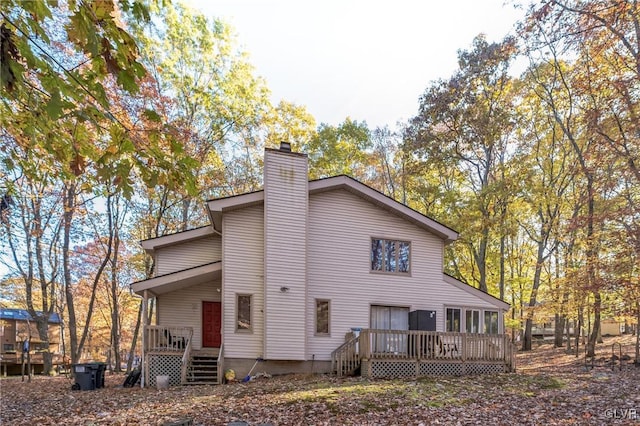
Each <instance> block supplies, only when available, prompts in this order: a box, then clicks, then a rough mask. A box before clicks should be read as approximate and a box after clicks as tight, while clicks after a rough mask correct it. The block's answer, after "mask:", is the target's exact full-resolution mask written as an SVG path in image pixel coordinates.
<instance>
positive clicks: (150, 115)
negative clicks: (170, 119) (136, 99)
mask: <svg viewBox="0 0 640 426" xmlns="http://www.w3.org/2000/svg"><path fill="white" fill-rule="evenodd" d="M143 114H144V116H145V117H146V118H147V119H148V120H151V121H153V122H155V123H160V122H161V121H162V118H161V117H160V115H159V114H158V113H157V112H155V111H154V110H152V109H145V110H144V112H143Z"/></svg>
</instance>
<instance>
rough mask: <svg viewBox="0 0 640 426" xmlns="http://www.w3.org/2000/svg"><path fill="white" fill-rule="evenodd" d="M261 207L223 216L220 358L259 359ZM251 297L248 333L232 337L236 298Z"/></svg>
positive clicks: (261, 264) (261, 250)
mask: <svg viewBox="0 0 640 426" xmlns="http://www.w3.org/2000/svg"><path fill="white" fill-rule="evenodd" d="M263 212H264V209H263V207H262V206H256V207H248V208H244V209H240V210H234V211H231V212H226V213H225V214H224V216H223V222H222V235H224V248H223V259H222V262H223V265H224V266H223V268H222V281H223V285H222V287H223V290H222V292H223V298H224V303H223V306H222V312H223V313H222V315H223V321H222V324H223V325H222V326H223V329H224V334H223V343H224V355H225V356H226V357H230V358H257V357H258V356H262V355H263V349H264V348H263V331H264V316H263V313H262V307H263V306H264V297H263V286H264V281H263V273H264V264H263V253H264V243H263V234H264V231H263V225H262V221H263V215H264V213H263ZM238 294H250V295H251V304H252V306H251V332H246V331H242V332H239V333H236V295H238Z"/></svg>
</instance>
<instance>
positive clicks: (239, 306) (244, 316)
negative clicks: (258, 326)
mask: <svg viewBox="0 0 640 426" xmlns="http://www.w3.org/2000/svg"><path fill="white" fill-rule="evenodd" d="M236 314H237V321H236V330H237V331H250V330H251V295H250V294H238V295H237V299H236Z"/></svg>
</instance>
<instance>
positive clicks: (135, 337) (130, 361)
mask: <svg viewBox="0 0 640 426" xmlns="http://www.w3.org/2000/svg"><path fill="white" fill-rule="evenodd" d="M143 303H144V299H142V300H140V305H139V306H138V318H137V319H136V329H135V331H134V332H133V340H132V341H131V347H130V348H129V357H128V359H127V373H129V372H130V371H131V368H132V366H133V359H134V357H135V356H136V346H137V345H138V335H139V334H140V323H142V304H143Z"/></svg>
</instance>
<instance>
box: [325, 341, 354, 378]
mask: <svg viewBox="0 0 640 426" xmlns="http://www.w3.org/2000/svg"><path fill="white" fill-rule="evenodd" d="M359 342H360V337H359V336H356V337H353V338H351V339H349V340H347V341H346V342H344V343H343V344H341V345H340V346H338V348H337V349H336V350H334V351H333V352H331V369H332V371H335V372H336V374H337V375H338V376H344V375H347V374H352V373H353V372H354V371H356V370H357V369H358V367H360V351H359V347H358V346H359V345H358V343H359Z"/></svg>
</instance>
